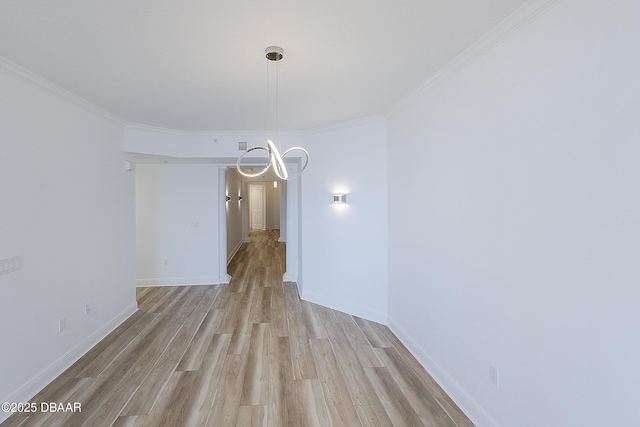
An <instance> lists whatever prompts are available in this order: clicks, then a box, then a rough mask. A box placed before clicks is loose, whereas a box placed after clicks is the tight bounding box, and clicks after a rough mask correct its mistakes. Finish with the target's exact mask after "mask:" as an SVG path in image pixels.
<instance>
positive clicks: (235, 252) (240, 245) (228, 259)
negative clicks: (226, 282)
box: [227, 242, 244, 265]
mask: <svg viewBox="0 0 640 427" xmlns="http://www.w3.org/2000/svg"><path fill="white" fill-rule="evenodd" d="M243 243H244V242H239V243H238V244H237V245H236V248H235V249H234V250H232V251H231V255H229V256H228V257H227V265H229V263H230V262H231V260H232V259H233V257H234V256H236V254H237V253H238V251H239V250H240V248H241V247H242V244H243Z"/></svg>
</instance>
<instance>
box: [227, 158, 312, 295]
mask: <svg viewBox="0 0 640 427" xmlns="http://www.w3.org/2000/svg"><path fill="white" fill-rule="evenodd" d="M235 166H236V164H235V163H229V164H221V165H219V166H218V197H217V199H218V236H219V237H218V238H219V241H218V271H219V275H220V283H221V284H226V283H229V281H230V280H231V276H229V274H228V273H227V209H226V204H227V200H226V197H227V193H226V191H227V190H226V188H227V177H226V172H227V169H229V168H230V167H235ZM289 168H291V170H290V171H289V173H297V172H298V170H299V169H300V162H297V163H295V164H287V169H289ZM301 180H302V177H299V178H296V179H292V180H291V181H287V185H286V186H283V188H282V189H281V193H280V196H281V200H282V195H283V194H285V191H284V190H285V188H286V200H285V207H286V212H285V214H284V217H285V235H286V240H287V243H286V245H285V248H286V266H285V273H284V274H283V276H282V280H283V281H284V282H295V283H296V284H297V286H298V287H300V280H299V273H300V260H301V250H302V248H301V242H302V238H301V236H300V232H301V230H302V227H301V219H302V218H301V214H300V213H301V212H302V207H301V203H302V194H301V192H302V185H301ZM280 226H281V227H282V222H281V224H280Z"/></svg>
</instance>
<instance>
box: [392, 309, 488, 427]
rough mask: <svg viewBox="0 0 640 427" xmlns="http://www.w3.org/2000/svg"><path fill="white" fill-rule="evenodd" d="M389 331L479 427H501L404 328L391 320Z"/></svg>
mask: <svg viewBox="0 0 640 427" xmlns="http://www.w3.org/2000/svg"><path fill="white" fill-rule="evenodd" d="M389 329H391V331H392V332H393V333H394V334H395V335H396V336H397V337H398V339H400V341H402V343H403V344H404V345H405V347H407V349H408V350H409V352H410V353H411V354H413V356H414V357H415V358H416V359H417V360H418V362H420V364H421V365H422V366H423V367H424V368H425V369H426V370H427V372H429V375H431V376H432V377H433V379H434V380H435V381H436V382H437V383H438V385H440V387H441V388H442V389H443V390H444V392H445V393H447V395H448V396H449V397H451V399H452V400H453V401H454V402H455V403H456V405H458V407H459V408H460V409H461V410H462V412H464V413H465V414H466V415H467V417H469V419H470V420H471V422H473V424H474V425H475V426H477V427H500V426H499V424H498V423H497V422H495V421H494V420H493V419H492V418H491V416H489V414H488V413H487V411H485V410H484V408H482V406H480V404H478V402H476V401H475V399H473V397H472V396H471V395H470V394H469V393H467V392H466V390H465V389H463V388H462V386H460V384H458V383H457V382H456V380H454V379H453V377H451V376H450V375H449V374H448V373H447V372H446V371H445V370H444V369H443V368H442V367H441V366H440V365H438V363H437V362H436V361H435V360H434V359H433V358H432V357H431V356H430V355H429V353H428V352H427V351H426V350H425V349H423V348H422V347H421V346H420V345H419V344H418V343H417V342H416V341H415V340H414V339H413V338H411V336H410V335H409V334H408V333H407V332H406V331H405V330H404V329H402V327H401V326H400V325H399V324H398V323H397V322H396V321H394V320H393V319H392V318H389Z"/></svg>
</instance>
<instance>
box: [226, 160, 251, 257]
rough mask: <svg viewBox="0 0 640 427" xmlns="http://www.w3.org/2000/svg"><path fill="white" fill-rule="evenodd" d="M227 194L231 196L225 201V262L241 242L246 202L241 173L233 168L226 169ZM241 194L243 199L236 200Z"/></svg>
mask: <svg viewBox="0 0 640 427" xmlns="http://www.w3.org/2000/svg"><path fill="white" fill-rule="evenodd" d="M225 184H226V186H227V193H226V194H227V195H229V197H231V200H229V201H228V202H227V203H226V210H227V262H228V261H230V260H231V258H233V255H235V253H236V251H237V250H238V249H239V248H240V245H241V244H242V205H243V204H246V203H247V199H248V198H247V195H246V194H244V193H243V187H244V185H243V183H242V175H240V173H238V170H237V169H235V168H230V169H227V171H226V183H225ZM240 196H242V198H243V200H238V197H240Z"/></svg>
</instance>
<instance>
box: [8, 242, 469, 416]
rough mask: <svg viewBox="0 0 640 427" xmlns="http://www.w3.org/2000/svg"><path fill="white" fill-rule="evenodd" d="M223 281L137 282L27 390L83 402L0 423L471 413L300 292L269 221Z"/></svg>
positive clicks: (401, 356) (404, 356) (376, 333)
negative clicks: (121, 307)
mask: <svg viewBox="0 0 640 427" xmlns="http://www.w3.org/2000/svg"><path fill="white" fill-rule="evenodd" d="M250 237H251V243H249V244H245V245H243V247H242V248H241V249H240V250H239V251H238V253H237V254H236V256H235V257H234V259H233V260H232V262H231V264H230V265H229V272H230V274H231V275H232V277H233V279H232V280H231V283H229V284H228V285H217V286H182V287H157V288H154V287H149V288H139V289H138V295H137V298H138V306H139V310H138V312H136V313H135V314H134V315H133V316H131V317H130V318H129V319H128V320H127V321H125V322H124V323H123V324H122V325H120V326H119V327H118V328H117V329H116V330H115V331H113V332H112V333H111V334H110V335H109V336H107V337H106V338H105V339H104V340H102V341H101V342H100V343H98V344H97V345H96V346H95V347H94V348H93V349H91V350H90V351H89V352H88V353H87V354H86V355H85V356H83V357H82V358H81V359H80V360H78V362H76V363H75V364H74V365H73V366H71V367H70V368H69V369H68V370H67V371H65V372H64V373H63V374H62V375H60V376H59V377H58V378H57V379H56V380H54V381H53V382H52V383H51V384H50V385H49V386H47V387H46V388H45V389H44V390H42V391H41V392H40V393H39V394H38V395H37V396H35V397H34V398H33V399H32V402H37V403H38V405H39V403H40V402H64V403H66V402H80V403H81V405H82V412H79V413H78V412H76V413H60V412H58V413H35V414H15V415H13V416H12V417H10V418H9V419H8V420H6V421H5V422H4V423H2V426H23V427H27V426H65V427H66V426H154V427H156V426H223V427H224V426H261V427H280V426H282V427H289V426H292V427H304V426H318V427H325V426H336V427H337V426H345V427H354V426H363V427H369V426H445V427H469V426H472V425H473V424H472V423H471V422H470V421H469V420H468V419H467V417H466V416H465V415H464V414H463V413H462V412H461V411H460V410H459V409H458V408H457V406H456V405H455V404H454V403H453V401H452V400H451V399H450V398H449V397H448V396H447V395H446V394H445V393H444V392H443V391H442V390H441V389H440V387H439V386H438V385H437V384H436V383H435V382H434V381H433V379H432V378H431V377H430V376H429V375H428V374H427V372H426V371H425V370H424V369H423V368H422V367H421V366H420V365H419V363H418V362H417V361H416V360H415V359H414V358H413V356H411V354H410V353H409V352H408V351H407V350H406V349H405V347H404V346H403V345H402V344H401V343H400V341H399V340H398V339H397V338H396V337H395V336H394V335H393V333H391V331H390V330H389V329H388V328H387V327H385V326H383V325H380V324H377V323H374V322H370V321H367V320H363V319H360V318H356V317H353V316H350V315H347V314H345V313H341V312H337V311H335V310H331V309H329V308H326V307H322V306H319V305H315V304H311V303H309V302H306V301H301V300H300V298H299V296H298V293H297V289H296V286H295V284H293V283H283V282H282V279H281V278H282V274H283V268H284V244H282V243H278V242H277V237H278V235H277V231H253V232H252V233H251V235H250Z"/></svg>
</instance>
